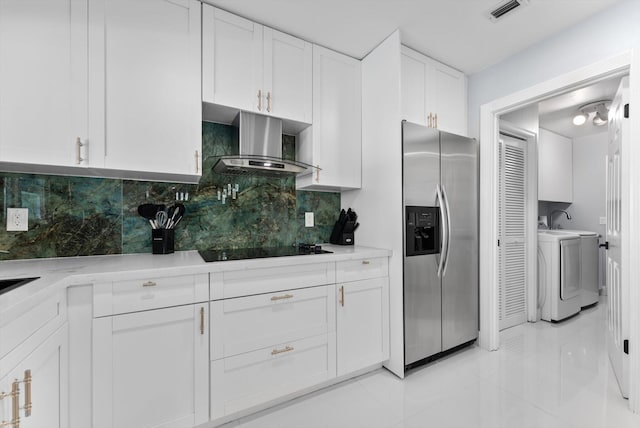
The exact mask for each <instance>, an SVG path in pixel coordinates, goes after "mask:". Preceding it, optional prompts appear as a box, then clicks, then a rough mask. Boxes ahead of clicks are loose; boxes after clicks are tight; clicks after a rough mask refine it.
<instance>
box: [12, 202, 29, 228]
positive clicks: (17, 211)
mask: <svg viewBox="0 0 640 428" xmlns="http://www.w3.org/2000/svg"><path fill="white" fill-rule="evenodd" d="M27 230H29V208H7V232H25V231H27Z"/></svg>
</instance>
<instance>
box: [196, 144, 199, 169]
mask: <svg viewBox="0 0 640 428" xmlns="http://www.w3.org/2000/svg"><path fill="white" fill-rule="evenodd" d="M199 173H200V154H199V153H198V151H197V150H196V174H199Z"/></svg>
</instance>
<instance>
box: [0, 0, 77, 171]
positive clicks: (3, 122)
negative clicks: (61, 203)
mask: <svg viewBox="0 0 640 428" xmlns="http://www.w3.org/2000/svg"><path fill="white" fill-rule="evenodd" d="M86 14H87V1H86V0H85V1H77V0H75V1H74V0H47V1H36V0H2V1H0V94H1V95H0V162H16V163H22V164H41V165H65V166H74V165H76V150H75V148H76V141H77V139H78V138H81V139H82V140H83V141H86V139H87V126H86V122H87V120H86V119H87V96H86V84H87V19H86ZM85 163H86V162H85Z"/></svg>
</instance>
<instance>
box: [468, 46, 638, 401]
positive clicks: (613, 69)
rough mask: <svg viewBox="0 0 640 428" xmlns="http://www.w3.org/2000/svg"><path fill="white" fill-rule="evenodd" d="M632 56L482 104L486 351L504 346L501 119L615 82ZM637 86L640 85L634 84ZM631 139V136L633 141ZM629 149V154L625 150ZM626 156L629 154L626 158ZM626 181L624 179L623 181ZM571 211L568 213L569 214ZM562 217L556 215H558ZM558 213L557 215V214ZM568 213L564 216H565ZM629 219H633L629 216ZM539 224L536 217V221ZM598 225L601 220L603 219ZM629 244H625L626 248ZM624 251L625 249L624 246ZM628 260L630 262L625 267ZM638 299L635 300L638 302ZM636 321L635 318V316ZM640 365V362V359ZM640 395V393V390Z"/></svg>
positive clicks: (632, 175) (627, 255)
mask: <svg viewBox="0 0 640 428" xmlns="http://www.w3.org/2000/svg"><path fill="white" fill-rule="evenodd" d="M631 57H632V56H631V53H630V52H627V53H625V54H622V55H619V56H617V57H613V58H610V59H608V60H606V61H602V62H600V63H596V64H593V65H591V66H588V67H584V68H582V69H579V70H576V71H574V72H571V73H567V74H565V75H562V76H559V77H557V78H554V79H551V80H550V81H547V82H543V83H541V84H538V85H534V86H532V87H530V88H527V89H525V90H522V91H520V92H517V93H514V94H511V95H509V96H506V97H503V98H500V99H498V100H495V101H493V102H491V103H487V104H484V105H483V106H481V115H480V116H481V122H480V123H481V126H480V131H481V144H480V152H481V156H480V157H481V186H480V187H481V190H480V192H481V197H480V200H481V207H480V211H481V213H480V217H481V227H480V230H481V238H480V247H481V249H480V255H481V256H480V257H481V261H480V270H481V272H480V302H481V304H480V306H481V309H480V315H481V320H480V325H481V331H480V345H481V346H482V347H484V348H486V349H498V347H499V340H500V339H499V308H498V306H499V288H498V278H499V265H498V252H499V249H498V247H497V246H496V242H497V239H496V238H497V237H498V229H499V221H498V194H499V192H498V185H499V180H498V177H499V175H498V168H497V166H498V162H499V159H498V155H499V151H498V139H499V137H498V130H499V118H500V117H501V116H502V115H505V114H508V113H511V112H514V111H516V110H518V109H520V108H522V107H525V106H528V105H532V104H537V103H540V102H541V101H544V100H548V99H550V98H553V97H555V96H558V95H562V94H566V93H569V92H571V91H574V90H577V89H580V88H586V87H588V86H590V85H592V84H594V83H596V82H599V81H602V80H606V79H610V78H612V77H616V76H617V77H619V76H622V75H624V74H629V72H630V65H631ZM635 79H637V75H634V74H633V73H631V84H633V82H634V81H636V80H635ZM633 87H637V85H634V86H633ZM631 94H632V96H631V99H633V97H634V96H636V97H637V95H634V94H636V92H634V91H631ZM630 127H631V131H630V134H631V135H635V133H638V132H640V129H639V127H638V126H636V125H635V124H631V125H630ZM630 139H631V138H630ZM625 145H626V151H625ZM629 145H630V144H629V142H628V141H627V142H626V143H625V142H623V144H622V146H623V150H622V152H623V153H626V154H627V155H628V157H626V158H625V159H624V161H622V164H623V165H624V164H626V165H628V162H630V161H633V160H634V159H636V157H637V156H638V153H636V150H635V149H634V148H632V147H629ZM627 155H625V156H627ZM623 176H624V180H627V182H631V183H633V182H635V180H636V179H637V178H639V177H640V173H638V172H637V171H635V170H631V169H630V168H629V167H628V166H627V167H626V171H625V168H623ZM624 180H623V181H624ZM635 192H636V189H635V188H634V187H633V185H632V186H627V188H626V189H623V191H622V198H623V200H626V201H627V204H626V205H624V204H623V207H624V208H623V210H626V211H627V214H628V213H629V212H632V211H633V209H634V206H635V204H636V201H635V200H634V198H632V197H631V196H632V193H633V194H635ZM565 211H566V210H565ZM555 214H557V213H555ZM555 214H554V215H555ZM563 215H564V214H563ZM627 218H628V216H627ZM536 220H537V219H536ZM598 221H599V218H598ZM628 232H629V233H628V234H627V235H626V236H625V235H623V237H622V246H623V247H625V248H626V249H627V250H628V251H623V252H622V256H621V260H622V266H627V267H628V269H627V270H626V271H625V270H623V271H622V275H623V276H622V283H626V284H627V285H628V284H629V281H630V280H629V274H630V273H631V272H632V271H633V270H634V269H636V267H635V266H632V265H631V263H630V260H631V258H632V257H634V256H635V255H636V254H638V253H639V252H640V245H638V244H637V243H636V242H634V240H633V239H632V237H633V236H635V233H636V231H635V229H633V230H628ZM625 242H626V244H625ZM623 249H624V248H623ZM625 262H626V263H625ZM634 299H635V300H634ZM630 300H631V304H632V305H633V302H635V301H636V300H638V294H637V293H636V292H635V291H634V290H633V289H632V290H631V295H630ZM631 316H632V317H633V314H631ZM630 325H631V327H630V333H629V336H630V337H631V338H632V339H633V338H634V337H635V335H637V334H638V331H637V330H636V329H635V328H634V325H633V322H632V323H630ZM638 360H639V361H640V359H638ZM630 361H631V365H632V367H633V365H634V362H635V357H634V356H633V355H632V356H631V357H630ZM634 384H635V385H636V386H635V388H636V389H638V388H637V383H634V382H632V385H631V391H630V398H631V400H630V406H631V408H632V410H634V411H637V410H639V409H638V407H640V406H638V404H640V403H638V400H637V398H638V397H640V394H635V395H634V391H635V390H636V389H634ZM638 392H640V389H638Z"/></svg>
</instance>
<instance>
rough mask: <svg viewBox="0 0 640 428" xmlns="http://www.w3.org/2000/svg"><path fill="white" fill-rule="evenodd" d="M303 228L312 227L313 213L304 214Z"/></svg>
mask: <svg viewBox="0 0 640 428" xmlns="http://www.w3.org/2000/svg"><path fill="white" fill-rule="evenodd" d="M304 227H313V213H312V212H310V213H304Z"/></svg>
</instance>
